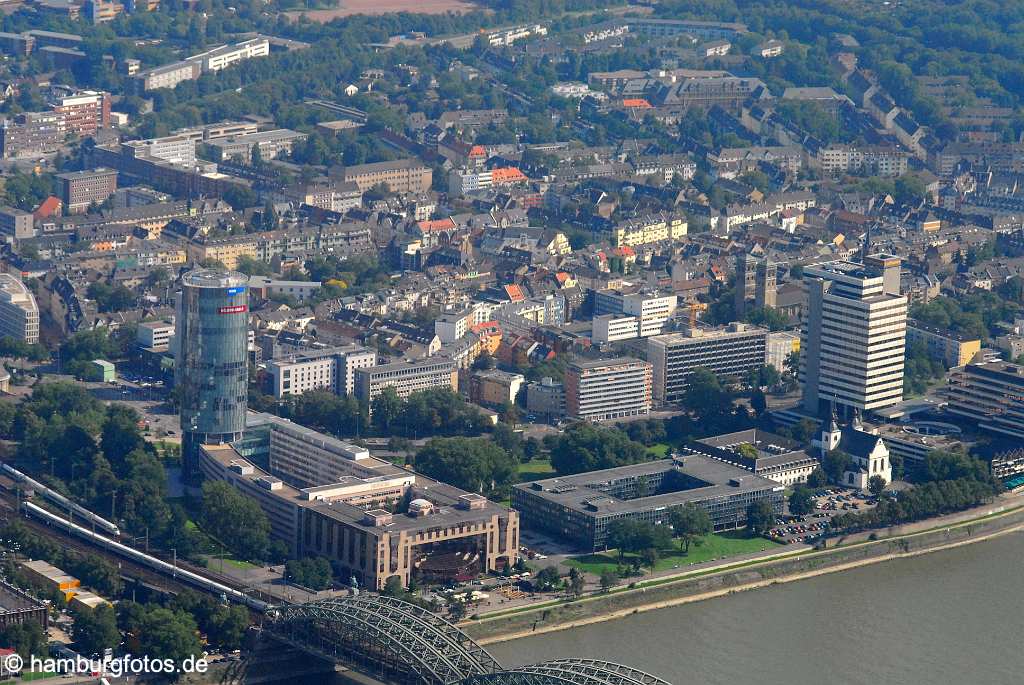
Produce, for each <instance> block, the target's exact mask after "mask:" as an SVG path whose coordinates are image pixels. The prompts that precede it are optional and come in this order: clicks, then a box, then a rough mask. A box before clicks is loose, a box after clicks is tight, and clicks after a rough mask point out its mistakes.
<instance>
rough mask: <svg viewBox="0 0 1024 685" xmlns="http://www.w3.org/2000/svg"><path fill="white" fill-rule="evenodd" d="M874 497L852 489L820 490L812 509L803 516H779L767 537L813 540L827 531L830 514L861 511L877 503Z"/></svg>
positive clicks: (783, 540)
mask: <svg viewBox="0 0 1024 685" xmlns="http://www.w3.org/2000/svg"><path fill="white" fill-rule="evenodd" d="M877 501H878V500H877V499H875V498H874V497H872V496H868V495H864V494H862V493H860V492H857V491H854V490H840V489H831V490H824V491H822V492H820V493H818V494H817V495H816V496H815V497H814V511H812V512H811V513H809V514H805V515H804V516H783V517H781V519H780V523H779V525H777V526H775V527H774V528H773V529H772V530H770V531H769V532H768V537H770V538H771V539H772V540H775V541H776V542H781V543H782V544H786V545H792V544H796V543H804V544H814V543H815V541H817V540H818V539H820V538H822V537H824V536H825V535H827V534H828V531H829V522H830V521H831V520H832V517H834V516H838V515H839V514H843V513H846V512H850V511H856V512H860V511H864V510H866V509H870V508H872V507H874V506H875V504H877Z"/></svg>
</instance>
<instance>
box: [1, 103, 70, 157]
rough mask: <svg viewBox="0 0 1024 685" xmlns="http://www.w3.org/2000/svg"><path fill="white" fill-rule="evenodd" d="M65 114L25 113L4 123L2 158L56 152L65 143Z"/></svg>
mask: <svg viewBox="0 0 1024 685" xmlns="http://www.w3.org/2000/svg"><path fill="white" fill-rule="evenodd" d="M66 137H67V130H66V129H65V127H64V117H63V115H61V114H57V113H55V112H25V113H23V114H17V115H15V116H14V118H13V119H4V120H3V121H2V122H0V158H3V159H12V158H17V157H29V156H34V155H42V154H48V153H50V152H56V151H57V150H59V149H60V148H61V146H63V145H64V139H65V138H66Z"/></svg>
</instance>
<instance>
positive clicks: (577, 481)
mask: <svg viewBox="0 0 1024 685" xmlns="http://www.w3.org/2000/svg"><path fill="white" fill-rule="evenodd" d="M668 471H678V472H679V473H681V474H682V475H683V476H685V477H688V478H690V479H695V480H696V481H702V482H703V483H705V484H704V485H697V486H696V487H689V488H687V489H682V490H676V491H674V492H666V493H663V494H655V495H649V496H647V497H637V498H634V499H621V498H619V497H616V496H614V495H611V494H609V493H607V492H605V491H604V490H602V489H601V488H603V487H607V486H609V485H610V484H612V483H615V482H618V481H623V480H628V479H632V478H637V477H643V476H653V475H656V474H660V473H665V472H668ZM515 487H516V488H517V489H519V490H522V491H525V492H528V493H529V494H531V495H534V496H537V497H542V498H544V499H546V500H549V501H551V502H555V503H556V504H559V505H561V506H562V507H565V508H567V509H571V510H574V511H577V512H579V513H582V514H584V515H587V516H613V515H616V514H630V513H637V512H642V511H649V510H651V509H658V508H667V507H678V506H680V505H682V504H686V503H687V502H694V503H696V502H703V501H707V500H709V499H713V498H716V497H726V498H728V497H733V496H736V495H739V494H743V493H748V492H762V491H766V490H770V491H774V490H776V489H778V490H782V486H781V485H779V484H778V483H775V482H774V481H771V480H768V479H767V478H762V477H760V476H755V475H753V474H752V473H750V472H749V471H747V470H745V469H742V468H739V467H737V466H731V465H729V464H726V463H724V462H721V461H718V460H715V459H711V458H710V457H706V456H702V455H697V454H692V455H687V456H685V457H677V458H673V459H659V460H657V461H649V462H645V463H643V464H632V465H629V466H619V467H617V468H614V469H605V470H603V471H591V472H590V473H579V474H575V475H572V476H559V477H557V478H548V479H546V480H539V481H533V482H532V483H521V484H519V485H516V486H515ZM595 502H596V503H598V507H597V508H596V509H594V508H593V507H592V505H593V503H595Z"/></svg>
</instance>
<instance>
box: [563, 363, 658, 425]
mask: <svg viewBox="0 0 1024 685" xmlns="http://www.w3.org/2000/svg"><path fill="white" fill-rule="evenodd" d="M565 410H566V413H567V414H568V415H569V416H571V417H573V418H576V419H582V420H586V421H605V420H608V419H620V418H624V417H627V416H645V415H647V414H648V413H650V411H651V365H650V364H648V363H647V362H644V361H640V360H639V359H632V358H629V357H621V358H618V359H599V360H595V361H584V362H573V363H572V364H570V365H569V368H568V369H567V370H566V372H565Z"/></svg>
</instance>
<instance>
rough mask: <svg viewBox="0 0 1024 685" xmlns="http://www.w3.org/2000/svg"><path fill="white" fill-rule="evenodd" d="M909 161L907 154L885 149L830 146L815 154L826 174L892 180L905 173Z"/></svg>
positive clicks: (901, 151)
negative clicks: (869, 175)
mask: <svg viewBox="0 0 1024 685" xmlns="http://www.w3.org/2000/svg"><path fill="white" fill-rule="evenodd" d="M909 159H910V153H909V152H906V151H903V150H897V149H895V148H886V147H870V146H868V147H852V146H849V145H831V146H829V147H823V148H821V149H819V150H818V153H817V162H818V164H819V165H820V166H821V170H822V171H824V172H825V173H826V174H848V173H853V172H865V173H868V174H873V175H876V176H884V177H888V178H893V177H896V176H902V175H903V174H905V173H907V161H908V160H909Z"/></svg>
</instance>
